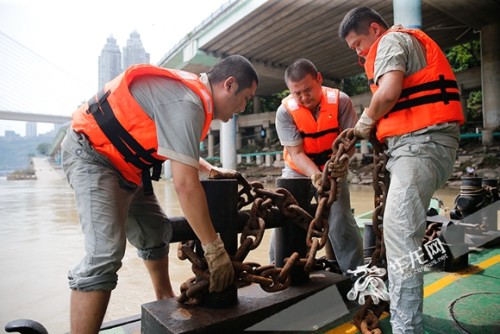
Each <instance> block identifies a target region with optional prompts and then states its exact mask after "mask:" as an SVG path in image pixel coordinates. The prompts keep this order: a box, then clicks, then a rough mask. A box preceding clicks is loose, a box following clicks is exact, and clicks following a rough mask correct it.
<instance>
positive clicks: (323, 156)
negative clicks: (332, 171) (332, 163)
mask: <svg viewBox="0 0 500 334" xmlns="http://www.w3.org/2000/svg"><path fill="white" fill-rule="evenodd" d="M332 154H333V151H332V149H331V148H330V149H328V150H325V151H323V152H321V153H308V154H306V155H307V156H308V157H309V158H311V160H312V161H313V162H314V164H316V166H318V167H320V166H323V165H324V164H326V162H327V161H328V159H330V157H331V156H332Z"/></svg>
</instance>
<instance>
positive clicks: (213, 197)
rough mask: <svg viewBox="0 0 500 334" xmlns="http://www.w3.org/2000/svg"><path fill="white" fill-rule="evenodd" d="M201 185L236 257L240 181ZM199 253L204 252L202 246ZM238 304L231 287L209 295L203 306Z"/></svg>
mask: <svg viewBox="0 0 500 334" xmlns="http://www.w3.org/2000/svg"><path fill="white" fill-rule="evenodd" d="M201 184H202V186H203V189H204V190H205V195H206V197H207V203H208V210H209V213H210V219H211V220H212V224H213V225H214V228H215V230H216V231H217V232H218V233H219V234H220V237H221V239H222V241H223V242H224V246H225V248H226V251H227V252H228V254H229V255H234V254H235V253H236V249H237V247H238V181H237V180H226V179H222V180H212V179H208V180H202V181H201ZM198 243H199V242H198ZM197 251H199V252H202V248H201V247H200V245H197ZM236 303H238V292H237V289H236V287H235V286H234V285H233V286H230V287H228V288H227V289H226V290H224V291H222V292H218V293H209V294H208V296H207V298H204V300H203V304H202V306H206V307H210V308H223V307H229V306H233V305H235V304H236Z"/></svg>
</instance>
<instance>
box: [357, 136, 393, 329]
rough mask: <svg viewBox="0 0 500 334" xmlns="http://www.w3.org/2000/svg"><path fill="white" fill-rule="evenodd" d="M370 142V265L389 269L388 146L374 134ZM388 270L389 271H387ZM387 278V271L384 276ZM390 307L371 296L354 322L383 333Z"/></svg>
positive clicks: (360, 327)
mask: <svg viewBox="0 0 500 334" xmlns="http://www.w3.org/2000/svg"><path fill="white" fill-rule="evenodd" d="M370 143H371V144H372V147H373V182H372V184H373V190H374V191H375V195H374V207H375V209H374V210H373V214H372V223H373V232H374V234H375V251H374V252H373V254H372V257H371V259H370V263H369V265H368V267H371V266H377V267H379V268H385V269H387V260H386V255H385V245H384V237H383V228H382V222H383V218H384V208H385V203H386V198H387V191H388V190H389V183H390V176H389V172H388V171H387V169H386V164H387V160H388V156H387V154H386V153H385V150H386V146H385V145H384V144H381V143H380V142H379V141H378V140H377V139H376V138H375V136H374V135H372V136H371V137H370ZM386 272H387V271H386ZM382 279H383V280H384V281H386V280H387V273H386V274H385V275H384V277H382ZM388 308H389V303H388V302H387V301H384V300H382V301H380V302H379V303H378V304H375V303H374V302H373V299H372V298H371V296H369V297H368V298H367V299H366V300H365V303H364V304H363V305H362V306H361V307H360V309H359V310H358V312H357V313H356V314H355V316H354V319H353V323H354V325H355V326H356V327H357V328H358V329H359V331H360V332H361V333H363V334H378V333H382V331H381V330H380V328H379V324H380V322H379V318H380V316H381V315H382V313H383V312H384V311H385V310H387V309H388Z"/></svg>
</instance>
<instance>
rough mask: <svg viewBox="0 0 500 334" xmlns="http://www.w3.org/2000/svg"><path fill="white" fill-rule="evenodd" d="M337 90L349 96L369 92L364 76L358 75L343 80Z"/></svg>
mask: <svg viewBox="0 0 500 334" xmlns="http://www.w3.org/2000/svg"><path fill="white" fill-rule="evenodd" d="M339 89H340V90H341V91H343V92H344V93H346V94H347V95H349V96H355V95H358V94H362V93H366V92H367V91H369V89H370V87H369V86H368V79H367V78H366V74H364V73H363V74H359V75H356V76H353V77H349V78H343V79H342V80H341V82H340V84H339Z"/></svg>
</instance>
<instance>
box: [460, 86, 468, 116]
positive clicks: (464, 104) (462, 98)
mask: <svg viewBox="0 0 500 334" xmlns="http://www.w3.org/2000/svg"><path fill="white" fill-rule="evenodd" d="M468 97H469V96H468V92H467V91H465V90H464V88H463V87H460V104H461V105H462V112H463V113H464V118H465V121H466V122H467V119H468V118H469V115H468V114H469V113H468V112H467V99H468Z"/></svg>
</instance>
